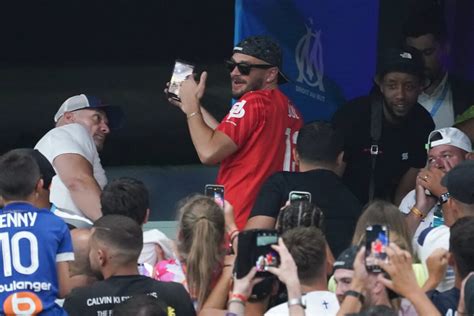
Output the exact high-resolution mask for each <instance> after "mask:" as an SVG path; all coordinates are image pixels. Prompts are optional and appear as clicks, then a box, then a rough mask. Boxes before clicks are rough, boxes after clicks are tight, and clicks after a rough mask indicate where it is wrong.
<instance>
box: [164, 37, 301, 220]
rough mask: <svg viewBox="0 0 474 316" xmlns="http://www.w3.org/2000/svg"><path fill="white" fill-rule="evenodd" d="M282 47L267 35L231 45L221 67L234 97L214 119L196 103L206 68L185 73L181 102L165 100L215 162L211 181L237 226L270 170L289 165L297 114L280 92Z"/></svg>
mask: <svg viewBox="0 0 474 316" xmlns="http://www.w3.org/2000/svg"><path fill="white" fill-rule="evenodd" d="M282 62H283V59H282V50H281V48H280V46H279V45H278V44H277V43H275V42H274V41H273V40H272V39H271V38H270V37H267V36H252V37H248V38H246V39H244V40H242V41H241V42H240V43H238V44H237V46H235V47H234V49H233V55H232V57H231V59H230V60H229V61H227V66H228V69H229V71H230V78H231V82H232V96H233V97H234V98H235V99H238V101H237V102H236V103H235V104H234V105H233V107H232V109H231V110H230V111H229V113H228V114H227V115H226V116H225V117H224V119H223V120H222V122H221V123H220V124H219V123H218V122H217V121H216V120H215V119H214V118H213V117H212V116H211V115H210V114H209V113H208V112H207V111H205V109H204V108H203V107H202V106H201V98H202V96H203V95H204V90H205V86H206V78H207V73H206V72H203V73H202V74H201V78H200V81H199V83H196V82H195V81H194V78H193V76H189V78H188V79H187V80H185V81H184V82H183V84H182V85H181V88H180V93H179V94H180V95H179V97H180V98H181V102H177V101H173V99H169V100H170V102H171V103H173V104H175V105H176V106H178V107H180V108H181V110H182V111H183V112H184V113H185V114H186V118H187V123H188V127H189V131H190V133H191V138H192V141H193V144H194V147H195V148H196V151H197V154H198V156H199V159H200V160H201V161H202V162H203V163H204V164H217V163H219V162H220V163H221V164H220V168H219V173H218V175H217V181H216V182H217V183H218V184H222V185H224V186H225V190H226V199H227V200H228V201H229V202H230V204H232V206H233V207H234V209H235V222H236V223H237V227H238V228H239V229H243V228H244V226H245V223H246V222H247V218H248V216H249V214H250V211H251V209H252V206H253V204H254V202H255V199H256V198H257V193H258V191H259V190H260V186H261V185H262V183H263V181H265V179H266V178H267V177H268V176H269V175H271V174H272V173H274V172H276V171H281V170H286V171H290V170H294V160H293V157H292V156H291V151H292V149H293V147H294V144H295V142H294V139H295V137H296V136H295V135H296V133H297V132H298V130H299V129H300V128H301V126H302V125H303V119H302V117H301V114H300V113H299V111H298V110H297V109H296V108H295V107H294V105H293V104H292V102H291V101H290V100H289V99H288V98H287V97H286V96H285V95H284V94H283V93H282V92H281V91H280V89H279V88H278V85H279V84H282V83H285V82H287V81H288V80H287V79H286V77H285V76H284V75H283V73H282Z"/></svg>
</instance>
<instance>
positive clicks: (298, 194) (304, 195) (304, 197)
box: [288, 191, 311, 203]
mask: <svg viewBox="0 0 474 316" xmlns="http://www.w3.org/2000/svg"><path fill="white" fill-rule="evenodd" d="M288 199H289V200H290V203H292V202H297V201H308V202H311V193H309V192H306V191H291V192H290V194H289V196H288Z"/></svg>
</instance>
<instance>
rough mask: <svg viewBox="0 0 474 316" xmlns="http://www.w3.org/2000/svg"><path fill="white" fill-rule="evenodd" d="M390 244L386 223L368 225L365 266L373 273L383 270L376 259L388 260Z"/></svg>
mask: <svg viewBox="0 0 474 316" xmlns="http://www.w3.org/2000/svg"><path fill="white" fill-rule="evenodd" d="M388 244H389V230H388V227H387V226H385V225H371V226H367V228H366V230H365V267H366V269H367V271H369V272H373V273H379V272H382V269H381V268H380V266H378V265H376V264H375V261H376V260H382V261H386V260H387V259H388V257H387V251H386V249H387V247H388Z"/></svg>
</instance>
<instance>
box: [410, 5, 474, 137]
mask: <svg viewBox="0 0 474 316" xmlns="http://www.w3.org/2000/svg"><path fill="white" fill-rule="evenodd" d="M403 33H404V34H403V35H404V38H405V44H406V45H408V46H410V47H413V48H415V49H417V50H418V51H420V53H421V55H422V57H423V62H424V64H425V73H426V76H427V78H428V79H429V81H430V85H429V86H428V87H427V88H426V89H424V90H423V91H422V92H421V94H420V96H419V97H418V102H419V103H420V104H421V105H423V107H424V108H425V109H426V110H427V111H428V112H430V114H431V116H432V117H433V120H434V122H435V125H436V128H437V129H439V128H443V127H450V126H452V125H453V124H454V121H455V118H456V116H458V115H460V114H462V113H463V112H464V111H465V110H466V109H467V108H468V107H469V106H471V105H472V104H474V82H469V81H467V80H463V79H461V78H457V77H455V76H454V75H453V74H449V73H448V63H449V51H450V47H449V46H450V44H449V40H448V38H447V32H446V26H445V25H444V21H443V17H442V10H441V7H440V5H435V4H434V1H431V5H425V6H424V7H422V8H419V9H418V10H414V11H413V12H412V14H410V15H409V16H408V17H407V20H406V22H405V25H404V27H403Z"/></svg>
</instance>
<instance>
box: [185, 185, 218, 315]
mask: <svg viewBox="0 0 474 316" xmlns="http://www.w3.org/2000/svg"><path fill="white" fill-rule="evenodd" d="M180 204H181V206H180V207H179V211H178V212H179V214H180V220H179V237H178V251H179V254H180V255H181V257H183V258H184V260H185V262H186V269H187V273H186V280H187V281H188V286H189V289H190V292H191V293H193V294H195V295H196V297H197V301H198V304H199V305H200V306H201V307H202V304H204V302H205V299H206V298H207V296H208V295H209V292H210V290H211V282H212V277H213V275H214V273H215V272H216V270H217V269H218V268H219V267H220V264H221V262H222V259H223V257H224V233H225V219H224V212H223V211H222V209H221V208H220V207H219V206H218V205H217V203H216V202H215V201H214V199H211V198H209V197H207V196H203V195H199V194H197V195H192V196H190V197H187V198H185V199H184V200H183V201H181V203H180Z"/></svg>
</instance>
